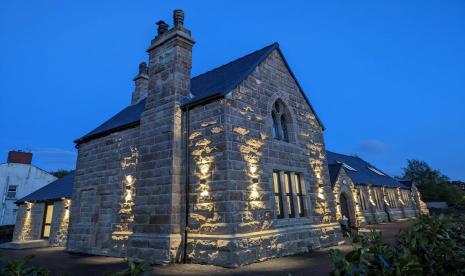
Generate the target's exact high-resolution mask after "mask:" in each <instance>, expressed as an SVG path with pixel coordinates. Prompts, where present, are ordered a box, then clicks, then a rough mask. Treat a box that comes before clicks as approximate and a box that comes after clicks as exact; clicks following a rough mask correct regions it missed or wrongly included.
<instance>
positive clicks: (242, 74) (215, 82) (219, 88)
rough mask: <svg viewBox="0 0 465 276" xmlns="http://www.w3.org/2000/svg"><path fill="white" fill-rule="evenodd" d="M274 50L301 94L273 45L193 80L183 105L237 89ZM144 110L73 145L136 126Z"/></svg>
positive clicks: (134, 109)
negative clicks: (189, 96)
mask: <svg viewBox="0 0 465 276" xmlns="http://www.w3.org/2000/svg"><path fill="white" fill-rule="evenodd" d="M273 50H278V51H279V52H280V54H281V56H282V57H283V60H284V63H285V64H286V66H287V68H288V70H289V72H290V74H291V75H292V77H293V78H294V80H295V81H296V83H297V85H298V87H299V89H300V90H301V91H302V92H303V90H302V88H301V86H300V85H299V83H298V82H297V79H296V78H295V76H294V74H293V73H292V70H291V69H290V67H289V65H288V64H287V61H286V60H285V59H284V56H283V55H282V53H281V50H280V49H279V44H278V43H276V42H275V43H273V44H271V45H268V46H266V47H264V48H262V49H260V50H257V51H255V52H253V53H250V54H248V55H246V56H243V57H241V58H238V59H236V60H234V61H231V62H229V63H227V64H225V65H222V66H220V67H218V68H215V69H213V70H211V71H208V72H206V73H203V74H201V75H198V76H196V77H193V78H192V79H191V88H190V89H191V91H190V92H191V95H192V96H193V97H192V98H190V99H188V100H186V101H185V102H184V103H183V105H185V106H188V105H194V104H196V103H198V102H201V101H203V100H206V99H213V98H216V97H221V96H224V95H226V94H227V93H228V92H230V91H231V90H233V89H234V88H236V87H237V86H238V85H239V84H240V83H241V82H242V81H243V80H244V79H245V78H246V77H247V76H248V75H250V74H251V73H252V72H253V71H254V70H255V68H256V67H257V66H258V65H259V64H260V63H261V62H262V61H263V60H265V59H266V58H267V57H268V56H269V55H270V54H271V52H273ZM303 96H304V98H305V100H306V102H307V103H308V104H309V106H310V108H311V109H312V111H313V113H314V114H315V116H316V118H317V120H318V122H319V123H320V125H321V127H322V128H323V129H324V126H323V124H322V123H321V121H320V119H319V118H318V116H317V115H316V113H315V111H314V109H313V107H312V106H311V104H310V101H309V100H308V98H307V97H306V95H305V94H304V93H303ZM144 106H145V100H143V101H141V102H139V103H138V104H136V105H133V106H128V107H126V108H125V109H123V110H122V111H120V112H119V113H117V114H116V115H115V116H113V117H112V118H110V119H109V120H107V121H106V122H104V123H103V124H102V125H100V126H99V127H97V128H96V129H94V130H92V131H91V132H89V133H88V134H86V135H84V136H83V137H81V138H79V139H77V140H75V141H74V142H75V143H76V144H80V143H83V142H86V141H89V140H92V139H94V138H97V137H101V136H104V135H107V134H110V133H112V132H115V131H117V130H120V129H124V128H128V127H131V126H135V125H137V124H138V123H139V121H140V116H141V114H142V112H143V111H144Z"/></svg>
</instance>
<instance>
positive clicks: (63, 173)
mask: <svg viewBox="0 0 465 276" xmlns="http://www.w3.org/2000/svg"><path fill="white" fill-rule="evenodd" d="M70 172H71V171H68V170H63V169H60V170H56V171H54V172H50V173H51V174H52V175H53V176H55V177H58V178H62V177H63V176H66V175H68V174H69V173H70Z"/></svg>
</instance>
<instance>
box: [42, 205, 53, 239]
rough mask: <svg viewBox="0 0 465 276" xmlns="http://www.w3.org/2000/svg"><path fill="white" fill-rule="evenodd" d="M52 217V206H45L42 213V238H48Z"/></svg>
mask: <svg viewBox="0 0 465 276" xmlns="http://www.w3.org/2000/svg"><path fill="white" fill-rule="evenodd" d="M52 217H53V204H46V205H45V213H44V225H43V228H42V238H46V239H47V238H49V237H50V230H51V229H52Z"/></svg>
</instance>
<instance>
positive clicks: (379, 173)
mask: <svg viewBox="0 0 465 276" xmlns="http://www.w3.org/2000/svg"><path fill="white" fill-rule="evenodd" d="M368 169H370V171H372V172H374V173H376V174H377V175H381V176H384V175H385V174H384V173H382V172H380V171H378V170H377V169H375V168H373V167H368Z"/></svg>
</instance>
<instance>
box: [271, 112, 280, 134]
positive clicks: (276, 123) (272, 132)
mask: <svg viewBox="0 0 465 276" xmlns="http://www.w3.org/2000/svg"><path fill="white" fill-rule="evenodd" d="M271 117H272V119H273V129H272V130H271V136H272V137H273V138H274V139H277V140H279V137H278V135H279V134H278V121H277V120H276V116H275V115H274V113H272V114H271Z"/></svg>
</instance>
